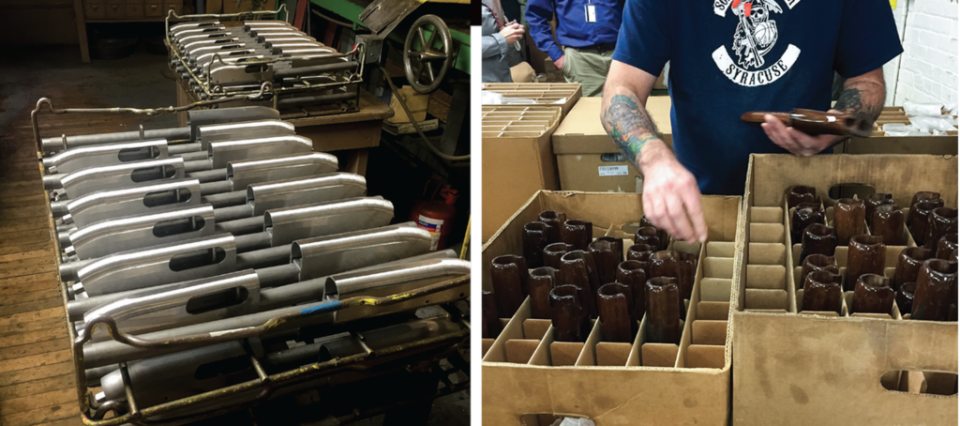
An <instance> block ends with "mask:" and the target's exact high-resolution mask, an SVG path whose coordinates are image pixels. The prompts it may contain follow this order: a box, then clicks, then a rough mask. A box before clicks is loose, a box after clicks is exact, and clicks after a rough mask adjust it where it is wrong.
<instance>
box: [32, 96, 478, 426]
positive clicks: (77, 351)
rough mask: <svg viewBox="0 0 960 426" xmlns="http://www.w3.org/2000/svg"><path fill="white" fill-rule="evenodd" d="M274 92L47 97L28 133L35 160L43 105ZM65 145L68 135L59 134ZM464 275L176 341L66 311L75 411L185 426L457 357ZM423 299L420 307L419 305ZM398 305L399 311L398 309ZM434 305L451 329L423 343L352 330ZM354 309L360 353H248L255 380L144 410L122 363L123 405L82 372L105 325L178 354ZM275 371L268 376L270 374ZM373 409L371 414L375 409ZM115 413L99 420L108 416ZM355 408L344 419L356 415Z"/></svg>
mask: <svg viewBox="0 0 960 426" xmlns="http://www.w3.org/2000/svg"><path fill="white" fill-rule="evenodd" d="M274 93H275V92H274V88H273V86H272V84H271V83H270V82H264V83H262V84H261V86H260V90H259V91H256V92H254V93H248V94H233V95H230V96H224V97H220V98H216V99H208V100H204V101H201V102H197V103H193V104H190V105H185V106H182V107H165V108H151V109H137V108H72V109H71V108H67V109H58V108H55V107H54V105H53V102H52V101H50V100H49V99H47V98H41V99H40V100H39V101H38V102H37V105H36V108H35V109H34V110H33V111H32V113H31V119H32V124H33V134H34V137H35V139H36V142H37V146H38V149H39V152H38V157H39V158H40V159H42V158H43V155H44V149H43V146H42V140H41V139H40V128H39V123H38V118H39V113H40V112H41V111H42V110H43V109H44V108H46V109H47V110H49V111H50V112H51V113H54V114H65V113H87V114H89V113H133V114H140V115H156V114H173V113H179V112H184V111H188V110H191V109H194V108H201V107H211V106H216V105H218V104H223V103H226V102H232V101H237V100H252V101H258V100H262V99H267V98H271V97H273V99H275V96H273V94H274ZM139 133H140V138H141V139H144V129H143V127H142V126H140V130H139ZM62 138H63V140H64V143H65V146H66V140H67V136H66V135H64V136H62ZM50 227H51V229H54V228H55V227H56V225H55V223H54V221H53V218H52V217H51V219H50ZM54 240H55V247H56V251H55V252H56V253H60V252H61V247H60V244H59V242H57V241H56V239H54ZM60 262H61V259H60V257H59V256H57V265H58V267H59V266H60ZM68 283H69V280H63V279H60V283H59V287H60V293H61V297H62V299H63V303H64V308H65V309H66V308H67V306H68V302H69V301H70V299H71V297H74V296H72V295H74V294H75V293H74V290H73V288H71V286H70V285H69V284H68ZM469 285H470V276H469V275H465V276H459V277H456V278H453V279H445V280H443V281H440V282H435V283H433V284H430V285H426V286H422V287H419V288H416V289H413V290H408V291H398V292H395V293H394V294H389V295H382V294H381V295H378V296H363V295H358V296H353V297H348V298H344V299H338V298H333V299H331V298H326V299H323V300H322V301H321V303H319V304H311V305H310V307H304V308H302V309H299V310H298V311H297V312H290V313H286V314H281V315H277V316H274V317H272V318H270V319H269V320H267V321H265V322H264V323H262V324H260V325H258V326H253V327H241V328H237V329H231V330H225V331H219V332H208V333H197V334H190V335H183V336H178V337H175V338H165V339H147V338H143V337H138V336H135V335H133V334H132V333H126V332H124V331H122V330H120V329H119V328H118V327H117V318H113V317H112V316H111V315H109V314H108V315H100V316H97V317H95V318H91V319H90V320H89V321H86V322H85V324H84V326H83V327H82V328H81V329H79V330H77V329H76V326H75V324H74V323H73V322H72V321H71V320H70V314H69V311H68V312H67V315H66V318H65V323H66V324H65V325H66V326H67V329H68V336H69V338H70V340H71V342H72V351H71V356H72V360H73V364H74V368H75V383H76V391H77V398H78V405H79V408H80V412H81V418H82V420H83V422H84V423H85V424H88V425H95V426H108V425H121V424H137V425H147V424H150V425H157V424H164V425H168V424H169V425H174V424H184V423H189V422H193V421H197V420H202V419H205V418H211V417H216V416H220V415H223V414H226V413H230V412H235V411H239V410H242V409H245V408H248V407H250V406H251V404H257V403H259V402H262V401H265V400H268V399H271V398H272V397H274V396H276V394H277V393H278V392H280V391H284V390H290V389H291V388H292V387H294V386H295V385H304V384H307V385H308V384H309V383H312V382H311V381H312V380H316V379H319V378H324V377H330V376H332V375H334V374H337V373H340V372H345V371H369V370H370V366H371V365H376V364H377V363H378V362H384V361H383V360H385V359H388V360H392V361H395V362H400V363H408V364H418V365H423V364H424V363H428V364H431V365H432V364H434V363H436V362H437V361H438V360H439V359H442V358H445V357H447V356H449V355H450V354H452V353H454V352H456V351H457V350H458V349H459V348H460V347H462V346H463V345H464V344H466V343H467V342H468V337H469V333H470V324H469V321H468V320H466V319H465V318H464V316H463V314H462V313H461V312H460V311H459V310H458V309H455V308H453V307H451V306H450V305H448V304H450V303H452V302H455V301H458V300H463V299H465V298H466V297H467V294H468V293H469V291H468V289H469ZM424 298H426V300H425V301H424V302H423V303H420V302H421V301H423V300H424ZM398 305H399V306H398ZM426 306H440V307H442V308H443V309H444V310H445V311H446V315H443V316H441V317H435V318H445V319H446V320H447V321H449V322H450V323H452V324H454V325H455V326H456V327H455V328H456V329H455V330H454V331H450V330H446V331H445V332H444V333H442V334H439V335H433V336H430V337H428V338H419V339H417V340H413V341H404V342H402V343H399V344H392V345H390V346H387V347H380V348H377V349H373V348H371V347H369V346H367V344H366V343H365V338H364V335H363V333H364V331H362V329H363V326H362V325H360V326H357V325H356V324H357V323H358V320H366V319H368V318H372V317H377V316H381V315H383V314H384V313H397V312H409V311H411V310H412V309H416V308H417V307H426ZM346 309H352V310H354V312H359V313H358V314H356V313H355V314H354V315H353V316H352V317H351V316H350V315H348V317H349V318H350V319H349V320H347V321H348V322H345V323H344V324H343V325H342V327H343V328H344V329H345V330H346V331H347V332H349V334H350V336H352V337H353V339H355V340H356V342H358V344H359V345H360V346H361V347H362V348H363V351H362V352H360V353H356V354H352V355H347V356H333V357H330V358H329V359H318V360H317V362H313V363H310V364H307V365H301V366H299V367H297V368H292V369H287V370H285V371H280V369H278V368H276V367H274V368H272V369H271V368H267V367H265V365H264V363H263V362H262V361H261V360H260V359H258V357H257V356H254V355H249V366H250V368H252V370H253V371H254V372H255V373H256V379H254V380H248V381H245V382H242V383H238V384H233V385H230V386H224V387H221V388H219V389H215V390H212V391H208V392H204V393H201V394H197V395H192V396H189V397H185V398H180V399H176V400H173V401H168V402H164V403H161V404H154V405H151V406H142V404H140V403H138V401H137V398H136V397H135V385H133V384H132V383H131V380H130V375H129V372H128V365H127V363H126V362H122V363H120V364H119V371H120V374H121V377H122V380H123V388H124V392H125V395H126V397H125V401H124V400H109V401H105V402H102V403H98V402H97V399H98V398H97V396H96V394H95V392H96V387H95V383H91V381H90V380H88V377H87V370H86V367H85V365H84V346H85V345H87V344H89V343H91V338H92V335H93V331H94V330H95V329H97V328H98V327H105V328H106V329H107V330H108V331H109V339H110V340H112V341H116V342H119V343H121V344H124V345H127V346H130V347H133V348H137V349H157V348H163V349H165V350H169V349H170V348H176V350H177V351H180V350H190V349H195V348H200V347H205V346H210V345H213V344H217V343H222V342H231V341H239V340H242V339H249V338H258V337H260V336H264V335H265V334H267V333H270V332H271V331H276V330H278V329H281V328H283V326H284V324H290V323H294V322H297V324H301V326H308V325H310V324H312V323H311V319H314V318H320V317H323V316H329V315H330V314H332V313H335V312H339V311H343V310H346ZM270 370H274V371H279V372H274V373H273V374H270V373H268V371H270ZM441 381H442V382H443V384H444V385H445V388H444V389H445V390H442V391H441V393H439V394H438V395H442V394H445V393H450V392H453V391H456V390H461V389H463V388H464V387H465V386H467V385H468V382H461V383H456V384H453V383H450V382H449V381H447V380H443V379H441ZM374 411H376V410H374ZM110 413H112V414H113V416H112V417H109V418H105V417H107V416H108V414H110ZM360 414H361V413H360V412H359V411H355V412H354V413H353V414H351V415H348V416H346V417H344V419H345V420H346V419H348V418H357V417H358V416H360Z"/></svg>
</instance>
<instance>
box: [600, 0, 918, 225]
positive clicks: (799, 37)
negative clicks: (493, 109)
mask: <svg viewBox="0 0 960 426" xmlns="http://www.w3.org/2000/svg"><path fill="white" fill-rule="evenodd" d="M901 52H903V47H902V46H901V44H900V37H899V36H898V35H897V27H896V24H895V23H894V19H893V12H892V11H891V9H890V3H889V2H888V1H886V0H786V1H784V0H716V1H713V2H702V1H693V0H679V1H673V2H663V1H659V0H629V3H628V5H627V8H626V10H625V11H624V18H623V30H622V31H621V32H620V39H619V42H618V43H617V51H616V52H615V53H614V55H613V65H612V66H611V67H610V75H609V77H608V78H607V84H606V87H605V88H604V91H603V104H602V106H601V116H600V119H601V121H602V122H603V126H604V128H606V129H607V132H608V133H609V134H610V136H611V137H612V138H613V140H614V142H615V143H616V144H617V146H618V147H619V148H620V149H621V150H622V151H623V152H624V153H625V154H626V155H627V158H628V159H629V161H630V162H631V163H632V164H633V166H634V167H636V168H637V170H639V171H641V172H642V173H643V176H644V181H643V196H642V202H643V213H644V214H645V215H646V216H647V218H648V219H650V221H651V222H653V224H654V225H657V226H659V227H661V228H663V229H664V230H666V231H667V232H669V233H670V234H671V235H673V236H674V237H676V238H678V239H683V240H687V241H693V240H699V241H704V240H706V238H707V229H706V226H705V224H704V218H703V211H702V210H701V206H700V194H701V193H703V194H724V195H742V194H743V190H744V182H745V180H746V174H747V164H748V161H749V158H750V154H751V153H793V154H794V155H800V156H810V155H815V154H817V153H820V152H830V151H831V147H832V146H833V145H836V144H837V143H839V142H841V141H842V140H843V138H842V137H840V136H834V135H819V136H811V135H808V134H805V133H803V132H800V131H798V130H797V129H794V128H792V127H787V126H785V125H783V123H781V122H780V121H778V120H776V119H775V118H773V116H771V115H767V116H766V117H764V118H765V120H766V122H765V123H763V124H762V128H758V127H754V126H751V125H749V124H747V123H744V122H743V121H741V120H740V115H741V114H743V113H745V112H748V111H790V110H792V109H794V108H806V109H814V110H821V111H823V110H828V109H830V107H831V106H830V99H831V89H832V87H833V82H834V77H833V76H834V71H836V72H837V73H839V74H840V76H841V77H843V78H845V80H844V81H843V90H842V92H841V93H840V96H839V98H838V100H837V102H836V104H835V105H833V109H832V111H833V112H843V113H847V114H853V115H862V116H865V117H868V118H869V119H871V120H876V119H877V117H878V116H879V115H880V112H881V111H882V110H883V102H884V97H885V92H886V86H885V83H884V80H883V69H882V67H883V64H885V63H887V62H888V61H890V60H891V59H893V58H895V57H896V56H897V55H900V53H901ZM667 61H670V77H669V78H670V82H669V87H670V98H671V101H672V105H673V106H672V110H671V112H670V122H671V126H672V129H673V148H672V149H671V147H669V146H668V145H666V144H665V143H664V142H663V141H662V140H660V137H659V136H658V134H657V129H656V126H654V124H653V122H652V120H651V119H650V115H649V114H648V113H647V110H646V109H645V105H646V100H647V97H648V96H649V95H650V91H651V89H652V88H653V84H654V82H655V81H656V79H657V75H658V74H659V73H660V70H661V69H662V68H663V65H664V63H666V62H667Z"/></svg>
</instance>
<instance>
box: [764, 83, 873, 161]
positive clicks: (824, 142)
mask: <svg viewBox="0 0 960 426" xmlns="http://www.w3.org/2000/svg"><path fill="white" fill-rule="evenodd" d="M886 90H887V89H886V85H885V84H884V81H883V69H881V68H877V69H875V70H873V71H870V72H868V73H865V74H862V75H858V76H856V77H851V78H848V79H847V80H846V81H844V82H843V92H840V98H839V99H838V100H837V103H836V105H834V107H833V109H831V110H830V111H832V112H844V113H847V114H866V115H867V116H868V117H870V120H871V121H875V120H876V119H877V117H879V116H880V112H881V111H883V100H884V98H885V97H886V95H887V94H886ZM765 119H766V123H763V124H761V126H762V127H763V130H764V131H765V132H766V133H767V136H768V137H770V140H772V141H773V143H775V144H777V145H780V146H781V147H783V148H784V149H786V150H787V151H790V152H792V153H794V154H796V155H800V156H804V157H809V156H811V155H815V154H817V153H819V152H820V151H823V150H825V149H827V148H829V147H831V146H834V145H836V144H837V143H839V142H841V141H843V140H844V139H845V137H843V136H835V135H820V136H810V135H808V134H806V133H803V132H801V131H799V130H797V129H794V128H792V127H787V126H785V125H784V124H783V123H781V122H780V121H779V120H777V119H775V118H773V116H771V115H767V116H766V117H765Z"/></svg>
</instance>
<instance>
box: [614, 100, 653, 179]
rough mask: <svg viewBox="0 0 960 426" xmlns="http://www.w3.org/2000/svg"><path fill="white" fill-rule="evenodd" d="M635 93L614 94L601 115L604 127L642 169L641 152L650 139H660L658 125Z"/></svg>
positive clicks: (633, 162) (621, 148) (629, 157)
mask: <svg viewBox="0 0 960 426" xmlns="http://www.w3.org/2000/svg"><path fill="white" fill-rule="evenodd" d="M638 104H639V99H637V97H636V96H634V95H633V94H629V95H614V96H613V98H612V99H611V100H610V104H609V105H608V106H607V108H606V109H605V110H604V111H603V116H602V117H601V119H602V121H603V127H604V128H605V129H606V130H607V133H608V134H609V135H610V137H611V138H613V141H614V142H615V143H616V144H617V146H618V147H619V148H620V150H621V151H623V153H624V154H625V155H626V156H627V159H628V160H629V161H630V163H632V164H633V166H634V167H636V168H637V170H640V152H641V151H642V150H643V147H644V146H645V145H646V144H647V142H648V141H651V140H655V139H659V136H657V127H656V126H655V125H654V124H653V121H652V120H650V116H649V115H647V111H646V109H644V108H642V107H640V106H639V105H638Z"/></svg>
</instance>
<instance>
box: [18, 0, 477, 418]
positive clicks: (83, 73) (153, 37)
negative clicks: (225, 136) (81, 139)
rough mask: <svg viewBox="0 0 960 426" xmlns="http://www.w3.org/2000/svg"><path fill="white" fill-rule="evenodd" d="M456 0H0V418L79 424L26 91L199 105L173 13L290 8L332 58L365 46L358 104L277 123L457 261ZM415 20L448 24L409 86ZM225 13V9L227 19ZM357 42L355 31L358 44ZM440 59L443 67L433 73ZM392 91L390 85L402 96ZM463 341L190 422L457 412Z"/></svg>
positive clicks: (460, 43)
mask: <svg viewBox="0 0 960 426" xmlns="http://www.w3.org/2000/svg"><path fill="white" fill-rule="evenodd" d="M373 3H376V4H385V5H395V6H397V7H400V9H392V10H391V12H390V13H389V16H384V15H379V16H373V15H375V14H371V16H370V17H369V18H370V19H378V21H377V22H376V24H375V25H376V27H377V30H379V31H374V30H372V29H370V26H372V25H374V24H369V22H370V21H367V22H368V23H365V22H364V20H363V19H361V17H360V16H361V14H362V13H363V12H364V10H365V8H367V7H368V6H369V5H370V4H373ZM468 3H469V2H468V1H467V0H463V1H453V2H450V1H446V2H444V3H434V2H431V1H427V2H424V3H421V2H402V1H377V2H374V1H370V0H349V1H343V0H309V1H308V0H299V1H298V0H286V1H284V0H279V1H274V0H266V1H264V0H244V1H233V0H206V1H204V0H38V1H34V0H12V1H3V2H0V35H2V37H0V39H2V41H0V45H2V46H4V48H5V49H6V50H7V54H8V55H9V56H7V59H3V60H0V199H2V201H0V222H2V224H0V425H4V426H28V425H58V426H59V425H80V424H83V423H82V421H81V418H80V411H79V409H78V408H79V405H78V394H77V386H76V376H75V361H76V360H75V359H73V358H72V356H71V355H72V352H73V351H72V350H71V344H70V337H69V334H68V331H67V326H66V324H67V322H66V320H65V317H64V302H65V299H63V298H62V297H61V289H60V283H59V281H58V273H57V266H58V262H55V256H58V255H60V253H59V252H58V249H61V248H62V247H60V245H58V244H57V241H56V240H57V234H56V232H54V230H52V229H51V227H52V224H53V222H51V217H50V209H49V207H48V204H49V202H50V199H49V198H48V196H47V194H45V193H44V187H43V186H42V185H41V183H40V179H41V172H40V171H38V168H37V151H38V149H37V145H36V143H35V141H34V134H33V131H32V126H31V119H30V118H31V111H33V110H34V108H35V107H36V106H37V101H38V99H40V98H42V97H46V98H49V99H50V101H51V102H52V106H53V107H54V108H111V107H130V108H160V107H170V106H182V105H188V104H190V103H192V102H197V101H202V100H205V99H208V98H210V97H211V96H208V95H206V94H204V91H203V90H201V89H199V88H198V87H197V86H195V85H193V86H192V85H191V79H190V76H188V75H187V74H186V73H183V72H182V71H181V72H178V71H177V70H176V67H175V66H171V60H170V56H171V55H170V53H169V52H168V49H167V46H165V44H164V17H165V16H167V14H168V12H170V11H172V12H174V13H176V14H177V15H187V14H194V13H212V14H221V13H222V14H231V13H238V12H242V11H250V10H268V11H276V10H278V9H280V8H285V9H286V10H287V11H288V15H289V16H288V18H287V22H289V23H290V24H291V25H292V26H294V27H296V28H297V29H299V30H300V31H302V32H303V33H305V34H306V35H308V36H311V37H313V38H315V39H316V41H318V42H321V43H323V44H324V45H325V46H329V47H331V48H333V49H335V50H336V51H338V52H341V53H348V52H351V51H352V50H354V49H355V48H356V46H357V45H358V44H361V43H363V44H364V45H365V47H366V50H365V52H364V54H365V56H366V62H365V64H364V67H363V68H362V74H361V76H362V79H363V82H362V84H360V85H359V92H356V97H355V98H352V99H347V100H346V101H343V102H333V103H331V104H329V105H328V104H320V105H319V106H318V105H312V106H304V107H299V108H287V109H283V108H281V118H282V119H284V120H287V121H288V122H290V123H293V124H294V125H295V126H296V128H297V134H298V135H301V136H306V137H308V138H310V139H312V141H313V144H314V151H318V152H327V153H330V154H334V155H335V156H336V157H337V160H338V163H339V165H340V170H341V171H346V172H351V173H356V174H359V175H363V176H364V177H365V178H366V184H367V187H366V196H368V197H376V196H380V197H383V198H384V199H386V200H389V201H391V202H392V203H393V219H392V220H390V223H391V224H396V223H403V222H407V221H410V220H413V221H415V222H416V221H417V218H418V215H424V216H431V215H432V217H433V219H437V220H442V221H444V226H443V228H442V231H443V232H442V235H443V237H442V239H441V241H440V242H439V247H435V248H434V249H436V250H443V249H452V250H453V252H455V254H456V255H458V256H459V257H461V258H465V259H466V260H469V253H467V250H466V247H467V246H468V243H469V240H468V239H466V238H465V236H466V235H467V234H468V224H469V219H470V211H471V210H470V208H471V206H470V178H469V176H470V161H469V154H470V153H469V146H470V145H469V136H468V135H469V128H470V122H469V115H468V114H467V111H468V110H469V108H468V105H469V89H468V86H469V81H470V72H469V70H470V61H469V59H470V40H469V18H468V17H469V12H467V11H468V10H469V4H468ZM249 16H250V15H247V17H248V18H249ZM280 16H282V15H280ZM424 16H433V17H434V19H436V20H439V21H440V22H442V23H443V24H445V26H446V28H447V31H448V33H449V35H447V36H446V37H443V35H442V34H441V35H440V36H438V37H437V42H436V50H437V51H439V52H440V53H441V54H444V53H445V54H446V57H444V58H440V59H439V61H438V62H435V63H434V68H433V69H432V70H431V71H436V72H437V74H438V75H436V76H435V77H436V78H434V75H433V74H432V73H431V74H430V76H429V77H427V73H426V72H424V73H422V80H421V81H420V82H417V83H416V86H417V87H416V88H414V87H411V83H410V80H409V79H408V78H407V75H408V74H407V73H405V70H404V58H403V56H404V55H403V51H404V49H403V47H404V43H405V41H406V40H407V38H408V35H409V34H410V31H411V27H412V26H413V24H414V22H415V21H417V20H418V19H420V18H421V17H424ZM258 19H274V18H273V16H272V15H271V16H268V17H258ZM230 20H236V18H225V19H222V21H230ZM172 24H173V22H171V25H172ZM422 25H425V26H423V29H424V30H426V31H427V32H426V34H427V35H428V36H429V35H430V34H432V33H433V32H434V31H435V30H437V28H438V25H437V24H436V21H426V22H425V23H424V24H422ZM235 28H239V27H235ZM362 37H366V38H365V39H364V40H362V41H361V40H360V38H362ZM14 58H16V59H14ZM440 66H442V67H443V68H445V69H447V70H446V71H445V72H440V69H439V67H440ZM395 90H399V91H400V92H401V93H403V96H402V99H405V102H404V103H405V104H406V105H405V106H404V105H401V101H400V100H398V98H397V93H396V92H395ZM267 104H269V102H268V103H267ZM405 109H407V110H409V111H410V113H411V114H412V115H413V117H414V118H415V120H416V121H417V123H416V126H415V125H414V123H411V120H410V118H409V117H408V116H407V113H406V112H405ZM37 121H38V124H39V129H40V136H41V137H43V138H48V137H59V136H60V135H61V134H64V135H68V136H72V135H83V134H92V133H107V132H118V131H129V130H136V129H138V128H139V126H142V127H143V128H145V129H147V130H150V129H163V128H172V127H178V126H183V125H186V124H188V123H187V114H186V113H180V114H156V115H137V114H111V113H97V114H70V113H68V114H62V115H61V114H56V115H55V114H51V113H50V112H49V110H45V111H43V112H41V113H39V114H38V120H37ZM417 127H419V128H420V132H418V129H417ZM421 132H422V133H421ZM453 252H451V253H453ZM460 296H461V297H459V298H457V299H459V300H457V301H455V302H454V301H450V302H449V303H448V304H445V305H442V306H443V309H441V307H440V306H429V307H427V308H423V309H420V310H417V311H416V312H415V313H414V312H413V311H409V312H407V313H399V314H393V315H391V316H388V317H386V318H385V319H381V320H378V321H373V322H370V321H368V322H367V323H364V324H366V325H365V326H367V327H368V328H369V327H374V328H375V327H377V326H380V327H382V326H383V325H384V324H389V323H390V321H404V320H411V319H412V320H416V318H425V317H429V316H435V315H441V316H444V315H447V316H449V315H451V314H450V312H459V313H468V312H469V301H468V300H465V299H464V298H463V297H464V293H460ZM427 302H428V304H430V301H429V300H428V301H427ZM467 340H468V339H465V338H464V339H460V341H458V342H454V344H450V345H448V347H447V348H446V349H448V352H449V353H446V354H444V356H443V357H438V356H437V355H436V353H435V352H436V351H434V352H427V353H425V354H421V355H416V354H414V355H413V356H408V357H407V358H406V359H403V360H401V361H402V363H403V364H402V365H401V366H400V367H399V368H393V369H386V370H382V371H379V372H378V371H377V370H375V369H374V370H372V373H364V374H360V375H359V376H358V377H362V378H361V379H357V380H354V381H353V382H350V381H347V382H346V383H345V384H343V385H341V386H332V385H330V384H329V383H327V384H316V383H314V386H313V387H311V388H307V389H300V390H297V391H296V392H294V393H292V394H291V395H287V396H284V397H280V398H276V399H275V400H271V401H269V402H266V403H262V404H246V405H245V406H241V407H234V410H233V412H231V413H229V414H225V416H226V417H214V418H210V419H205V420H201V421H200V423H198V424H238V425H242V424H311V425H320V424H322V425H334V424H356V425H380V424H384V425H390V424H397V425H399V424H429V425H465V424H469V418H470V411H469V402H470V392H469V383H470V381H469V379H470V378H469V356H468V354H469V345H468V343H467ZM291 344H292V345H291V347H295V346H297V345H302V343H297V344H293V341H291ZM449 350H452V352H451V351H449ZM404 366H405V367H404ZM358 371H360V370H358ZM97 389H99V388H95V387H92V388H91V390H92V391H95V390H97ZM140 408H141V409H142V408H144V407H140ZM238 410H239V411H238ZM121 412H122V411H121ZM119 413H120V412H111V413H108V414H106V418H110V417H115V416H117V415H119Z"/></svg>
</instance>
